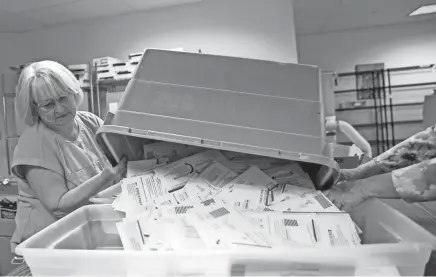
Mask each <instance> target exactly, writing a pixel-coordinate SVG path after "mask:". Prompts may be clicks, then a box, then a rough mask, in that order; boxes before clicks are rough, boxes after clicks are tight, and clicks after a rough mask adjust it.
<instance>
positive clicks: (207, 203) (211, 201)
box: [203, 199, 215, 206]
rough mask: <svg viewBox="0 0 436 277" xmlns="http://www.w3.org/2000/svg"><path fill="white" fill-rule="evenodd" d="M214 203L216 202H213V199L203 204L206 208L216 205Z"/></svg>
mask: <svg viewBox="0 0 436 277" xmlns="http://www.w3.org/2000/svg"><path fill="white" fill-rule="evenodd" d="M214 203H215V200H213V199H208V200H206V201H204V202H203V205H204V206H209V205H212V204H214Z"/></svg>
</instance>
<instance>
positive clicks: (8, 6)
mask: <svg viewBox="0 0 436 277" xmlns="http://www.w3.org/2000/svg"><path fill="white" fill-rule="evenodd" d="M74 1H80V0H0V10H4V11H8V12H24V11H29V10H33V9H37V8H44V7H49V6H56V5H62V4H65V3H70V2H74Z"/></svg>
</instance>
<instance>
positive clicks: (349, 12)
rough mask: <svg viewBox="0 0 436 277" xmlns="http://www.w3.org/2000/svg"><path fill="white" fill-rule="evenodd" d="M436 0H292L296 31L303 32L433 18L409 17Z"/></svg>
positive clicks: (329, 30)
mask: <svg viewBox="0 0 436 277" xmlns="http://www.w3.org/2000/svg"><path fill="white" fill-rule="evenodd" d="M435 2H436V0H383V1H382V0H364V1H363V0H294V3H295V5H294V18H295V27H296V33H297V34H298V35H307V34H315V33H325V32H332V31H343V30H350V29H356V28H368V27H374V26H382V25H388V24H398V23H404V22H410V21H417V20H426V19H432V18H436V14H434V15H429V16H426V17H425V16H421V17H409V16H408V14H409V13H410V12H411V11H413V10H414V9H415V8H416V7H418V6H420V5H422V4H424V3H426V4H428V3H435Z"/></svg>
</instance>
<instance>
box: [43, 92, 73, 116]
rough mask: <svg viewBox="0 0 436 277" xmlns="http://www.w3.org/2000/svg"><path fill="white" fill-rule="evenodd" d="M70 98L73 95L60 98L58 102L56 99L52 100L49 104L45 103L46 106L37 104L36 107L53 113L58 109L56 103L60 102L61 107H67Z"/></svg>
mask: <svg viewBox="0 0 436 277" xmlns="http://www.w3.org/2000/svg"><path fill="white" fill-rule="evenodd" d="M70 96H71V95H67V96H62V97H59V98H58V99H57V100H54V99H50V100H49V101H48V102H46V103H44V104H36V103H35V105H36V106H37V107H38V108H40V109H41V110H44V111H47V112H49V111H52V110H53V109H54V108H55V107H56V102H58V103H59V104H61V105H63V106H64V105H66V104H68V101H69V100H70Z"/></svg>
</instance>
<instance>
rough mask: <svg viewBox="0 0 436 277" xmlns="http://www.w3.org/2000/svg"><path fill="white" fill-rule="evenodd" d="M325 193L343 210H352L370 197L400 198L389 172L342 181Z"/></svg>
mask: <svg viewBox="0 0 436 277" xmlns="http://www.w3.org/2000/svg"><path fill="white" fill-rule="evenodd" d="M325 195H326V196H327V197H328V198H329V199H330V200H331V201H332V202H333V203H334V204H335V205H336V206H337V207H338V208H339V209H341V210H343V211H345V212H350V211H352V210H353V209H354V208H355V207H357V206H359V205H360V204H361V203H362V202H364V201H365V200H367V199H370V198H390V199H393V198H400V196H399V194H398V192H397V191H396V189H395V186H394V184H393V181H392V176H391V173H385V174H381V175H376V176H373V177H370V178H367V179H362V180H355V181H349V182H343V183H342V184H338V185H336V186H334V187H333V188H332V189H331V190H329V191H326V192H325Z"/></svg>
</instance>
